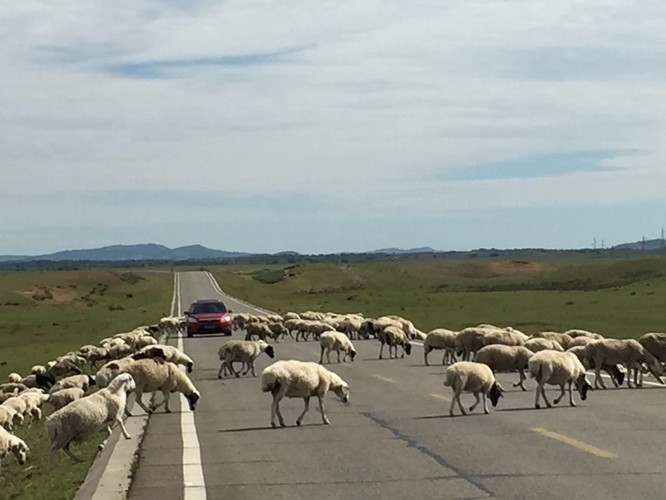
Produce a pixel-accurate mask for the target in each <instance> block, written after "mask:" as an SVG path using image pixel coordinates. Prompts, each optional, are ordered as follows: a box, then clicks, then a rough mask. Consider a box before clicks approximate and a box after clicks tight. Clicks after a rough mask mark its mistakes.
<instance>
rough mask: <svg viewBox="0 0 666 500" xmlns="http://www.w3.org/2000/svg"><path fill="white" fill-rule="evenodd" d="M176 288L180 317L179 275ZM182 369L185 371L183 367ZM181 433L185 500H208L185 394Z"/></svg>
mask: <svg viewBox="0 0 666 500" xmlns="http://www.w3.org/2000/svg"><path fill="white" fill-rule="evenodd" d="M174 287H175V289H174V298H175V301H176V306H175V307H176V310H175V311H173V306H172V314H173V312H176V313H177V315H178V316H180V311H181V309H180V307H181V304H180V277H179V276H178V273H176V275H175V278H174ZM176 297H177V299H176ZM178 350H180V351H182V352H185V349H184V348H183V334H182V333H180V334H179V335H178ZM180 368H181V370H183V371H184V370H185V367H183V366H181V367H180ZM180 433H181V434H182V436H183V499H184V500H206V483H205V481H204V475H203V467H202V465H201V448H200V446H199V437H198V436H197V428H196V424H195V423H194V412H191V411H190V409H189V404H188V402H187V399H186V398H185V396H184V395H183V394H180Z"/></svg>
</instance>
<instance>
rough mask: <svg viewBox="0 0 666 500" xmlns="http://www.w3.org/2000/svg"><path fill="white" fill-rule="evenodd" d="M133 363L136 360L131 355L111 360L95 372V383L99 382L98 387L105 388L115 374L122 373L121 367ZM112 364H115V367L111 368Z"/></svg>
mask: <svg viewBox="0 0 666 500" xmlns="http://www.w3.org/2000/svg"><path fill="white" fill-rule="evenodd" d="M131 363H134V360H133V359H132V357H131V356H127V357H125V358H122V359H117V360H115V361H109V362H108V363H106V364H105V365H103V366H102V367H101V368H100V369H99V370H97V373H95V383H96V384H97V387H99V388H104V387H106V386H107V385H109V383H110V382H111V381H112V380H113V379H114V378H115V376H116V375H118V373H120V370H121V368H122V367H124V366H125V365H129V364H131ZM111 366H113V369H111V368H110V367H111Z"/></svg>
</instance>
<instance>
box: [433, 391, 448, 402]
mask: <svg viewBox="0 0 666 500" xmlns="http://www.w3.org/2000/svg"><path fill="white" fill-rule="evenodd" d="M431 396H432V397H433V398H437V399H441V400H442V401H446V402H447V403H450V402H451V398H450V397H448V396H444V394H434V393H433V394H431Z"/></svg>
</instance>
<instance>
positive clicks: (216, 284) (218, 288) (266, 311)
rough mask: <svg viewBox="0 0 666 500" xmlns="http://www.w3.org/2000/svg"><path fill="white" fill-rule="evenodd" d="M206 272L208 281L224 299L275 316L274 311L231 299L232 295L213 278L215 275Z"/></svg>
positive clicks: (234, 298)
mask: <svg viewBox="0 0 666 500" xmlns="http://www.w3.org/2000/svg"><path fill="white" fill-rule="evenodd" d="M204 272H205V273H206V276H208V281H210V284H211V285H212V287H213V288H214V289H215V291H216V292H217V293H218V294H219V295H221V296H223V297H228V298H229V299H231V300H233V301H235V302H238V303H239V304H242V305H244V306H246V307H250V308H252V309H256V310H257V311H260V312H262V313H264V314H275V313H273V311H269V310H268V309H263V308H261V307H257V306H255V305H254V304H250V303H249V302H245V301H244V300H241V299H237V298H236V297H231V296H230V295H228V294H226V293H224V292H223V291H222V289H221V288H220V285H219V284H218V283H217V281H216V280H215V278H214V277H213V275H212V274H211V273H210V272H208V271H204Z"/></svg>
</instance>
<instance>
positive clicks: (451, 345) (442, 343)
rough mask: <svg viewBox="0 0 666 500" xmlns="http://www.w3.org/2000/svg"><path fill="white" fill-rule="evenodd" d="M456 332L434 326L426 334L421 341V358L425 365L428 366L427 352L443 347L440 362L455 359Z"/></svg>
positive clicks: (444, 362) (450, 361)
mask: <svg viewBox="0 0 666 500" xmlns="http://www.w3.org/2000/svg"><path fill="white" fill-rule="evenodd" d="M457 335H458V332H453V331H451V330H447V329H446V328H436V329H435V330H432V331H431V332H429V333H428V335H426V338H425V340H424V341H423V359H424V360H425V365H426V366H428V354H430V351H433V350H435V349H444V350H445V352H444V357H442V364H446V362H447V361H449V364H451V363H453V362H454V361H455V351H456V336H457Z"/></svg>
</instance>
